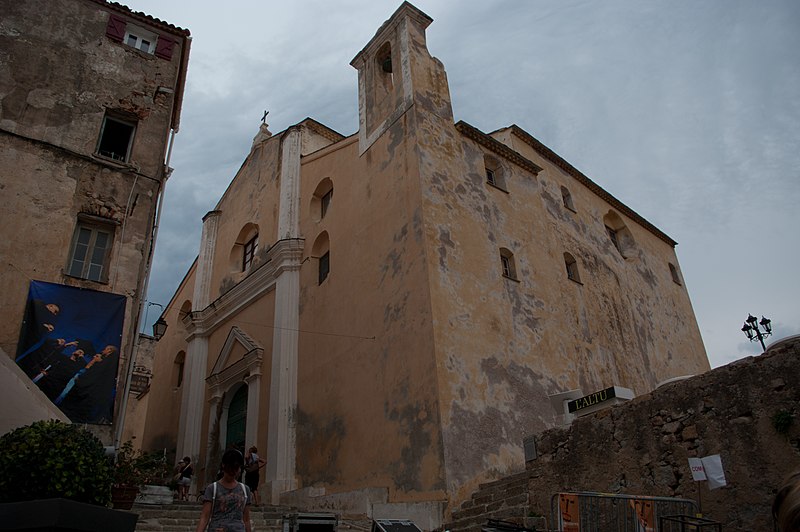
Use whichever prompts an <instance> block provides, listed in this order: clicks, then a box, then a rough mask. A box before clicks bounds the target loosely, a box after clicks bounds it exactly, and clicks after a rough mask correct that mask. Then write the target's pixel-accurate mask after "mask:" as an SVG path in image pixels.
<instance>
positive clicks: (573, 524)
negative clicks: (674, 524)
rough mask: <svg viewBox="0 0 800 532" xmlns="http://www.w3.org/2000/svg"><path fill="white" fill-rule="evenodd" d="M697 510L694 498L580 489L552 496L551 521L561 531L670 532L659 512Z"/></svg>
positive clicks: (681, 513) (677, 512) (691, 512)
mask: <svg viewBox="0 0 800 532" xmlns="http://www.w3.org/2000/svg"><path fill="white" fill-rule="evenodd" d="M696 513H697V504H696V503H695V501H693V500H691V499H676V498H671V497H650V496H646V495H623V494H620V493H596V492H587V491H580V492H569V493H556V494H555V495H553V497H552V498H551V500H550V518H551V521H550V522H551V523H552V525H551V526H552V527H553V529H554V530H557V531H558V532H670V529H668V528H665V529H664V530H663V531H661V529H659V528H658V519H659V517H660V516H668V515H669V516H673V515H695V514H696ZM676 530H679V529H676Z"/></svg>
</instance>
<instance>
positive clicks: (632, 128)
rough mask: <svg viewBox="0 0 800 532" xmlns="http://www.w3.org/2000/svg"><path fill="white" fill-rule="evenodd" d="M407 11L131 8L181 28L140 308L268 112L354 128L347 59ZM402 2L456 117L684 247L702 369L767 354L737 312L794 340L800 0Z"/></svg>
mask: <svg viewBox="0 0 800 532" xmlns="http://www.w3.org/2000/svg"><path fill="white" fill-rule="evenodd" d="M400 3H401V2H400V1H399V0H397V1H388V0H379V1H377V0H372V1H366V0H360V1H356V0H350V1H339V2H335V1H322V0H316V1H305V0H295V1H294V2H291V3H289V2H275V1H247V2H245V1H230V2H228V3H225V4H221V3H219V2H205V1H197V0H194V1H190V0H171V1H170V2H162V1H160V0H128V1H127V2H126V5H128V6H129V7H131V8H132V9H134V10H140V11H144V12H146V13H147V14H149V15H153V16H155V17H157V18H161V19H163V20H166V21H168V22H170V23H172V24H175V25H177V26H180V27H184V28H188V29H189V30H191V32H192V37H193V42H192V52H191V58H190V63H189V77H188V86H187V89H186V95H185V103H184V107H183V114H182V122H181V130H180V133H179V134H178V136H177V138H176V143H175V148H174V151H173V157H172V161H171V162H170V166H172V167H174V168H175V172H174V173H173V175H172V178H171V179H170V181H169V182H168V185H167V195H166V200H165V210H164V214H163V216H162V224H161V228H160V232H159V240H158V245H157V249H156V258H155V264H154V268H153V273H152V277H151V280H150V290H149V295H148V300H149V301H153V302H157V303H160V304H166V303H167V302H168V301H169V299H170V297H171V296H172V294H173V293H174V291H175V289H176V288H177V286H178V283H179V282H180V281H181V279H182V277H183V275H184V274H185V272H186V270H187V268H188V267H189V266H190V265H191V263H192V261H193V260H194V258H195V256H196V255H197V252H198V249H199V240H200V229H201V218H202V217H203V215H204V214H205V213H206V212H207V211H208V210H210V209H212V208H213V207H214V205H215V204H216V202H217V201H218V199H219V198H220V196H221V195H222V193H223V192H224V190H225V188H226V187H227V185H228V183H229V182H230V180H231V179H232V178H233V176H234V174H235V172H236V170H237V169H238V168H239V166H240V165H241V163H242V162H243V160H244V157H245V156H246V155H247V153H248V152H249V149H250V144H251V141H252V138H253V136H254V135H255V134H256V132H257V129H258V125H259V123H260V118H261V115H262V113H263V111H264V109H268V110H269V111H270V115H269V120H268V122H269V124H270V129H271V131H272V132H273V133H277V132H279V131H282V130H283V129H285V128H286V127H288V126H290V125H292V124H295V123H297V122H299V121H301V120H302V119H304V118H305V117H307V116H310V117H312V118H314V119H316V120H318V121H319V122H322V123H324V124H326V125H327V126H329V127H331V128H333V129H335V130H336V131H339V132H340V133H342V134H344V135H349V134H352V133H354V132H355V131H356V130H357V128H358V117H357V112H358V106H357V103H358V100H357V98H358V96H357V75H356V71H355V69H353V68H352V67H351V66H350V65H349V63H350V60H351V59H352V58H353V57H354V56H355V55H356V54H357V53H358V52H359V51H360V50H361V49H362V48H363V46H364V45H365V44H366V43H367V42H368V41H369V39H370V38H372V36H373V35H374V34H375V31H376V30H377V29H378V27H379V26H380V25H381V24H382V23H383V21H385V20H386V19H387V18H388V17H389V16H390V15H391V14H392V12H394V10H395V9H396V8H397V7H398V6H399V5H400ZM414 4H415V5H416V6H417V7H418V8H420V9H421V10H422V11H424V12H425V13H427V14H428V15H430V16H431V17H432V18H433V19H434V22H433V24H431V26H430V27H429V28H428V30H427V36H428V48H429V50H430V52H431V54H432V55H434V56H435V57H438V58H439V59H440V60H441V61H442V62H443V63H444V65H445V69H446V70H447V74H448V80H449V83H450V90H451V93H452V98H453V111H454V114H455V117H456V120H464V121H466V122H468V123H470V124H472V125H474V126H476V127H478V128H479V129H481V130H483V131H486V132H489V131H493V130H495V129H497V128H500V127H504V126H508V125H510V124H517V125H519V126H520V127H522V128H523V129H525V130H526V131H528V132H529V133H531V134H532V135H533V136H534V137H536V138H538V139H539V140H541V141H542V142H543V143H545V144H546V145H547V146H549V147H550V148H552V149H553V150H555V151H556V152H557V153H558V154H560V155H561V156H562V157H564V158H565V159H567V160H568V161H570V162H571V163H572V164H573V165H574V166H576V167H577V168H578V169H580V170H581V171H582V172H584V173H585V174H586V175H588V176H589V177H590V178H591V179H593V180H594V181H596V182H597V183H598V184H600V185H601V186H602V187H603V188H605V189H606V190H608V191H609V192H610V193H611V194H613V195H614V196H616V197H617V198H619V199H620V200H622V201H623V202H624V203H626V204H627V205H628V206H630V207H631V208H632V209H633V210H635V211H636V212H638V213H639V214H641V215H642V216H644V217H645V218H646V219H648V220H649V221H651V222H652V223H654V224H655V225H656V226H657V227H658V228H660V229H661V230H663V231H664V232H665V233H667V234H668V235H670V236H671V237H672V238H674V239H675V240H677V241H678V242H679V245H678V247H677V253H678V259H679V261H680V265H681V272H682V274H683V277H684V280H685V282H686V286H687V288H688V290H689V295H690V297H691V299H692V303H693V305H694V309H695V312H696V314H697V319H698V322H699V324H700V330H701V332H702V335H703V339H704V342H705V345H706V350H707V352H708V356H709V359H710V360H711V364H712V366H719V365H722V364H726V363H728V362H730V361H732V360H735V359H738V358H741V357H743V356H747V355H751V354H757V353H759V352H760V347H759V346H758V345H756V344H754V343H750V342H748V341H747V339H746V338H745V337H744V335H743V334H742V333H741V331H740V330H739V329H740V327H741V325H742V322H743V321H744V319H745V318H746V317H747V315H748V313H753V314H758V317H760V316H761V314H762V313H763V314H765V315H766V316H768V317H770V318H771V319H772V320H773V323H774V324H775V331H776V334H775V338H778V337H782V336H787V335H791V334H798V333H800V307H799V306H798V304H797V302H798V300H800V283H798V282H797V281H796V272H797V264H798V262H800V261H799V260H798V259H800V252H799V251H798V250H799V249H800V245H798V244H800V237H798V229H799V228H800V223H798V222H800V215H798V209H797V205H798V204H799V203H800V184H798V183H800V181H799V180H800V142H798V141H799V140H800V54H798V50H800V31H799V30H800V2H796V1H795V0H784V1H777V0H775V1H772V0H767V1H761V2H753V1H751V0H747V1H737V0H707V1H703V2H698V1H695V0H677V1H670V2H654V1H653V2H651V1H634V0H625V1H623V0H604V1H602V2H601V1H568V0H558V1H556V0H548V1H533V0H527V1H523V0H514V1H512V0H506V1H489V0H482V1H477V0H475V1H473V0H460V1H458V2H456V1H453V0H417V1H416V2H414ZM154 314H155V312H153V313H150V315H149V316H148V321H149V322H150V323H152V321H154V320H155V318H156V317H157V316H155V315H154ZM148 325H149V324H148Z"/></svg>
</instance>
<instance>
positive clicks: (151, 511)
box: [131, 501, 296, 532]
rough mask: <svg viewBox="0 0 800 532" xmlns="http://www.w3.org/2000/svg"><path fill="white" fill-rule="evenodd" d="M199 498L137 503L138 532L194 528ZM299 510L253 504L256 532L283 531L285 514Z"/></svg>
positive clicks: (182, 531) (175, 531)
mask: <svg viewBox="0 0 800 532" xmlns="http://www.w3.org/2000/svg"><path fill="white" fill-rule="evenodd" d="M201 509H202V505H201V503H199V502H179V501H175V502H173V503H172V504H135V505H134V506H133V509H132V510H131V511H132V512H134V513H136V514H138V515H139V521H138V522H137V523H136V532H194V531H195V528H196V527H197V522H198V521H199V520H200V510H201ZM293 512H296V510H294V509H293V508H290V507H288V506H251V507H250V522H251V523H252V530H253V531H254V532H255V531H256V530H258V531H259V532H281V530H282V529H283V516H284V515H285V514H290V513H293Z"/></svg>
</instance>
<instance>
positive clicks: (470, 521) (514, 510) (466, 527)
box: [443, 504, 528, 532]
mask: <svg viewBox="0 0 800 532" xmlns="http://www.w3.org/2000/svg"><path fill="white" fill-rule="evenodd" d="M527 515H528V505H527V504H524V505H519V506H511V507H504V508H498V509H495V510H488V511H484V512H478V513H475V514H473V515H470V516H467V517H461V518H456V517H455V513H454V517H453V520H452V521H451V522H450V523H447V524H446V525H444V527H443V529H444V530H449V531H450V532H468V531H474V530H480V528H481V526H483V525H485V524H486V523H487V521H489V519H496V520H498V521H509V522H515V523H518V524H520V525H522V524H524V522H525V517H527Z"/></svg>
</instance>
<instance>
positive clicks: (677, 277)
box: [669, 262, 683, 286]
mask: <svg viewBox="0 0 800 532" xmlns="http://www.w3.org/2000/svg"><path fill="white" fill-rule="evenodd" d="M669 273H670V275H672V282H674V283H675V284H677V285H681V286H683V283H682V282H681V276H680V274H679V273H678V268H677V267H675V265H674V264H672V263H671V262H670V263H669Z"/></svg>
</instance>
